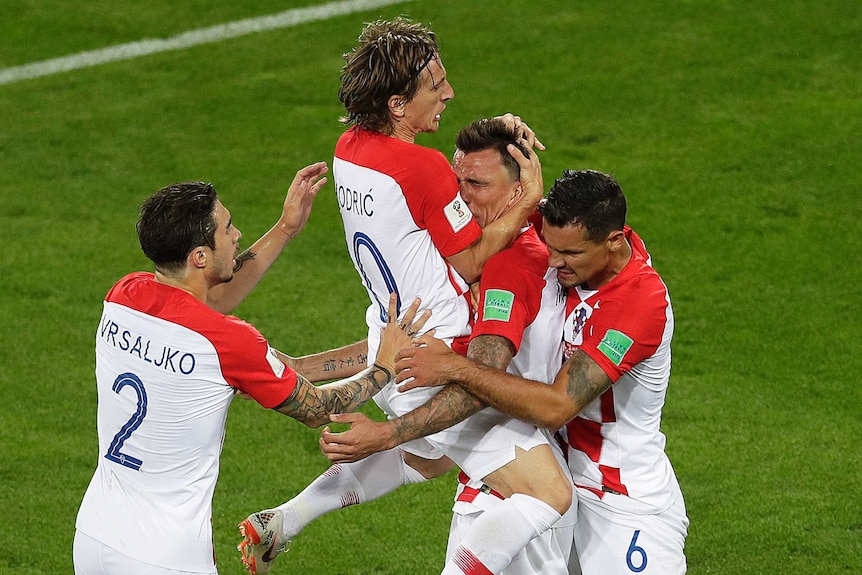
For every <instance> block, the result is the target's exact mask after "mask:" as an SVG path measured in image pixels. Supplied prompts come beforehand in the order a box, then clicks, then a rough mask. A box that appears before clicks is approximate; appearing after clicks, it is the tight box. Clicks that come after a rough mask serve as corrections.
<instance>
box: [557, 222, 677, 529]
mask: <svg viewBox="0 0 862 575" xmlns="http://www.w3.org/2000/svg"><path fill="white" fill-rule="evenodd" d="M625 232H626V237H627V239H628V241H629V244H630V245H631V247H632V257H631V260H630V261H629V262H628V264H626V266H625V267H624V268H623V269H622V270H621V271H620V273H619V274H618V275H617V276H616V277H615V278H614V279H613V280H611V282H609V283H608V284H606V285H604V286H602V287H600V288H599V289H598V290H592V291H591V290H584V289H582V288H580V287H576V288H573V289H571V290H569V300H568V304H567V320H566V325H565V330H564V334H565V340H566V357H569V356H571V354H573V353H574V352H575V351H577V350H581V351H583V352H585V353H586V354H587V355H589V356H590V358H591V359H593V360H594V361H595V362H596V363H598V364H599V366H601V368H602V369H603V370H604V371H605V373H606V374H607V375H608V377H610V379H611V381H613V385H612V386H611V387H610V388H609V389H608V390H607V391H605V392H604V393H603V394H602V395H600V396H599V397H597V398H596V399H595V400H593V401H592V402H591V403H590V404H589V405H587V406H586V407H585V408H584V409H583V411H582V412H581V413H580V414H579V415H577V416H576V417H575V418H574V419H572V420H571V421H570V422H569V423H568V424H567V425H566V436H567V440H568V444H569V446H570V449H569V467H570V469H571V470H572V476H573V477H574V480H575V485H576V486H577V487H578V488H579V490H583V491H584V494H583V497H591V498H595V499H596V500H597V501H598V502H600V503H604V504H605V505H608V506H613V507H614V508H616V509H619V510H620V511H627V512H631V513H660V512H662V511H664V510H665V509H667V508H668V507H669V506H670V505H671V504H673V503H674V502H675V501H676V500H677V499H678V498H680V497H681V493H680V489H679V484H678V483H677V480H676V476H675V474H674V471H673V468H672V466H671V463H670V460H669V459H668V457H667V455H666V453H665V451H664V447H665V436H664V434H663V433H662V432H661V430H660V424H661V411H662V407H663V406H664V400H665V394H666V392H667V386H668V380H669V378H670V366H671V352H670V343H671V337H672V336H673V325H674V323H673V311H672V309H671V305H670V297H669V295H668V291H667V287H666V286H665V285H664V283H663V282H662V280H661V278H660V277H659V275H658V274H657V273H656V271H655V270H654V269H653V268H652V267H651V266H650V261H649V254H648V253H647V252H646V249H645V248H644V246H643V242H642V241H641V240H640V238H638V237H637V235H636V234H635V233H634V232H633V231H632V230H631V229H630V228H628V227H626V229H625ZM607 494H613V495H622V496H623V497H616V496H615V497H607Z"/></svg>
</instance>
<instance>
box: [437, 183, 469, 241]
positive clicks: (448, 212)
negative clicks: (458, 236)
mask: <svg viewBox="0 0 862 575" xmlns="http://www.w3.org/2000/svg"><path fill="white" fill-rule="evenodd" d="M443 214H445V216H446V219H447V220H448V221H449V225H450V226H452V230H453V231H454V232H456V233H457V232H460V231H461V230H463V229H464V226H466V225H467V224H469V223H470V220H472V219H473V214H472V212H470V210H469V209H467V204H466V203H465V202H464V200H462V199H461V194H460V192H459V193H458V194H457V195H456V196H455V199H453V200H452V201H451V202H449V203H448V204H447V205H446V207H445V208H443Z"/></svg>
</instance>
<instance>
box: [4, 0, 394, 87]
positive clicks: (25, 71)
mask: <svg viewBox="0 0 862 575" xmlns="http://www.w3.org/2000/svg"><path fill="white" fill-rule="evenodd" d="M404 1H405V0H344V1H341V2H330V3H328V4H321V5H319V6H309V7H307V8H295V9H293V10H286V11H284V12H279V13H278V14H272V15H270V16H261V17H259V18H248V19H246V20H237V21H236V22H229V23H227V24H220V25H218V26H211V27H210V28H201V29H199V30H191V31H189V32H184V33H182V34H179V35H177V36H173V37H171V38H167V39H164V40H157V39H156V40H140V41H138V42H130V43H128V44H118V45H116V46H109V47H107V48H102V49H100V50H92V51H90V52H80V53H78V54H72V55H71V56H64V57H62V58H54V59H52V60H42V61H41V62H33V63H32V64H24V65H21V66H15V67H12V68H5V69H3V70H0V85H2V84H11V83H12V82H18V81H20V80H29V79H31V78H39V77H40V76H49V75H51V74H58V73H60V72H68V71H70V70H80V69H81V68H89V67H90V66H98V65H99V64H106V63H108V62H117V61H119V60H131V59H132V58H137V57H139V56H146V55H148V54H156V53H158V52H168V51H170V50H181V49H183V48H188V47H190V46H197V45H200V44H209V43H212V42H219V41H221V40H227V39H229V38H236V37H238V36H245V35H246V34H254V33H255V32H265V31H267V30H276V29H278V28H288V27H290V26H295V25H297V24H302V23H304V22H314V21H316V20H326V19H327V18H332V17H333V16H341V15H344V14H352V13H353V12H360V11H362V10H369V9H372V8H379V7H381V6H389V5H390V4H399V3H401V2H404Z"/></svg>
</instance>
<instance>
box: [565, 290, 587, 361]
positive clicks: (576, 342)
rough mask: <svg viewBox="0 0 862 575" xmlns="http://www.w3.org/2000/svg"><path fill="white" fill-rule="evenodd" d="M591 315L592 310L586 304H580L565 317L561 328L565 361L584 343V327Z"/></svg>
mask: <svg viewBox="0 0 862 575" xmlns="http://www.w3.org/2000/svg"><path fill="white" fill-rule="evenodd" d="M591 315H593V308H592V307H590V306H589V305H587V303H586V302H581V303H579V304H578V305H577V306H576V307H575V309H573V310H572V311H571V313H570V314H569V315H568V317H566V324H565V326H564V327H563V330H564V336H565V337H564V339H565V342H566V350H565V359H566V360H568V359H569V358H570V357H572V355H573V354H574V353H575V351H577V350H578V348H580V347H581V345H582V344H583V343H584V334H583V331H584V326H585V325H586V323H587V320H588V319H590V316H591Z"/></svg>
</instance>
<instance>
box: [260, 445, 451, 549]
mask: <svg viewBox="0 0 862 575" xmlns="http://www.w3.org/2000/svg"><path fill="white" fill-rule="evenodd" d="M440 462H441V463H443V464H444V465H442V466H440V465H439V464H437V461H434V460H430V461H429V460H424V459H422V458H419V457H418V456H416V455H413V454H411V453H407V452H405V451H404V450H402V449H400V448H395V449H390V450H389V451H383V452H380V453H375V454H373V455H371V456H369V457H367V458H365V459H363V460H361V461H357V462H354V463H337V464H334V465H332V466H331V467H330V468H329V469H328V470H326V472H324V473H323V474H322V475H321V476H320V477H318V478H317V479H315V480H314V481H313V482H312V483H311V484H310V485H309V486H308V487H306V488H305V489H304V490H303V491H302V492H301V493H299V494H298V495H297V496H296V497H294V498H293V499H291V500H290V501H287V502H286V503H284V504H282V505H279V506H278V507H277V508H276V509H279V510H281V511H282V512H283V513H284V524H283V534H284V537H285V538H287V539H292V538H293V537H294V536H295V535H297V534H298V533H299V532H300V531H302V529H304V528H305V526H306V525H308V524H309V523H311V522H312V521H313V520H314V519H317V518H318V517H320V516H322V515H324V514H326V513H329V512H330V511H335V510H336V509H341V508H343V507H348V506H350V505H357V504H360V503H367V502H369V501H374V500H375V499H378V498H379V497H382V496H384V495H386V494H387V493H391V492H392V491H395V490H396V489H397V488H399V487H400V486H402V485H407V484H410V483H420V482H422V481H425V480H426V479H430V478H431V477H435V476H436V475H434V474H433V472H432V471H431V470H433V469H434V468H435V467H434V466H435V464H437V465H438V466H439V467H441V469H442V471H438V472H437V474H442V473H445V472H446V471H448V469H450V468H451V467H452V463H451V461H449V460H448V459H442V460H440ZM417 468H418V470H417ZM423 472H425V473H427V474H428V475H427V476H426V475H423Z"/></svg>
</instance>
